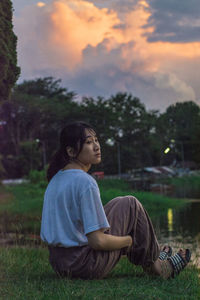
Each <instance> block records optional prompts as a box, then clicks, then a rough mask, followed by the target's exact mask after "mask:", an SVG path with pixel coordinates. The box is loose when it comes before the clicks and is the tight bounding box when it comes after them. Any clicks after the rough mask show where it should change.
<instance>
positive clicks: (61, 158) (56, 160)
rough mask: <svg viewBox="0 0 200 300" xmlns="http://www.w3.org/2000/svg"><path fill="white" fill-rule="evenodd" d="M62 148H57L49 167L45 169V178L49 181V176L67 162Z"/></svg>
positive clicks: (67, 159)
mask: <svg viewBox="0 0 200 300" xmlns="http://www.w3.org/2000/svg"><path fill="white" fill-rule="evenodd" d="M66 156H67V155H65V153H63V150H62V149H60V150H58V151H57V152H56V153H55V154H54V155H53V157H52V159H51V162H50V164H49V167H48V169H47V180H48V181H50V180H51V178H52V177H53V176H54V175H55V174H56V173H57V172H58V171H59V170H60V169H62V168H64V167H65V166H66V164H67V163H68V162H69V158H67V157H66Z"/></svg>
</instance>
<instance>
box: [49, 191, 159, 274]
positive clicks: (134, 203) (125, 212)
mask: <svg viewBox="0 0 200 300" xmlns="http://www.w3.org/2000/svg"><path fill="white" fill-rule="evenodd" d="M104 209H105V213H106V216H107V219H108V222H109V224H110V229H109V230H108V232H107V233H108V234H112V235H116V236H124V235H131V236H132V239H133V246H132V249H131V251H130V252H129V253H127V251H126V248H124V249H120V250H114V251H102V250H101V251H100V250H94V249H92V248H91V247H90V246H83V247H72V248H64V247H51V246H49V254H50V257H49V260H50V263H51V265H52V267H53V269H54V270H55V271H56V272H57V273H59V274H60V275H62V276H69V277H74V278H75V277H78V278H84V279H93V278H103V277H105V276H106V275H107V274H108V273H109V272H110V271H111V270H112V269H113V268H114V266H115V265H116V263H117V262H118V261H119V260H120V257H121V256H122V255H124V254H125V255H127V257H128V259H129V260H130V262H131V263H133V264H135V265H141V266H143V267H147V266H150V265H152V264H153V263H154V262H155V261H156V260H157V259H158V256H159V245H158V241H157V239H156V236H155V233H154V229H153V226H152V223H151V220H150V218H149V216H148V214H147V212H146V211H145V209H144V208H143V206H142V205H141V203H140V202H139V201H138V200H137V199H136V198H135V197H133V196H126V197H117V198H114V199H113V200H111V201H110V202H108V203H107V204H106V205H105V207H104Z"/></svg>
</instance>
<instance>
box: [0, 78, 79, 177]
mask: <svg viewBox="0 0 200 300" xmlns="http://www.w3.org/2000/svg"><path fill="white" fill-rule="evenodd" d="M36 81H38V79H36V80H35V81H34V80H33V81H31V82H28V81H26V82H25V83H22V84H19V85H17V86H16V87H15V88H14V89H13V93H12V95H11V98H10V100H9V101H8V100H7V101H4V102H3V103H2V105H1V109H0V119H1V120H2V121H1V122H2V123H3V124H2V128H1V130H0V150H1V153H2V154H4V159H3V162H4V165H5V169H6V170H9V169H11V168H10V167H11V165H12V166H13V168H12V172H13V174H14V175H13V176H15V177H18V176H23V175H24V174H27V170H28V169H29V170H30V169H39V168H42V167H44V164H45V163H46V162H47V161H48V160H49V158H50V156H51V155H52V154H53V152H54V151H55V149H56V147H57V144H58V133H59V131H60V129H61V128H62V127H63V126H64V124H65V123H66V121H68V120H69V119H70V118H73V116H74V115H75V116H77V113H78V111H79V109H78V105H77V103H76V102H74V101H73V98H74V97H75V94H74V93H73V92H68V91H67V90H66V89H63V88H61V87H60V86H59V82H60V81H57V80H54V79H53V78H51V79H49V78H48V80H47V79H46V78H44V79H40V80H39V82H40V86H38V88H37V84H36ZM27 86H28V87H29V88H28V89H27ZM41 86H42V88H41ZM24 87H25V88H24ZM30 91H31V92H30ZM33 91H34V92H33ZM47 95H48V96H47ZM28 156H31V157H32V158H31V159H28ZM42 156H43V160H42ZM25 164H26V166H25ZM8 176H11V174H8Z"/></svg>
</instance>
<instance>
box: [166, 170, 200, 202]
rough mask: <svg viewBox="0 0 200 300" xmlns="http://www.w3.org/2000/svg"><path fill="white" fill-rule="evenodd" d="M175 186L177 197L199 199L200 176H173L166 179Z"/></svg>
mask: <svg viewBox="0 0 200 300" xmlns="http://www.w3.org/2000/svg"><path fill="white" fill-rule="evenodd" d="M165 181H166V182H167V183H168V184H171V185H172V186H173V187H174V195H175V197H181V198H189V199H199V195H200V176H196V175H192V176H188V175H185V176H182V177H171V178H168V179H167V180H165Z"/></svg>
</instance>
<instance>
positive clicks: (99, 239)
mask: <svg viewBox="0 0 200 300" xmlns="http://www.w3.org/2000/svg"><path fill="white" fill-rule="evenodd" d="M87 238H88V244H89V246H90V247H91V248H93V249H95V250H108V251H109V250H119V249H122V248H125V247H130V246H131V245H132V242H133V241H132V238H131V236H130V235H125V236H115V235H111V234H105V233H103V232H102V230H97V231H93V232H90V233H88V234H87Z"/></svg>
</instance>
